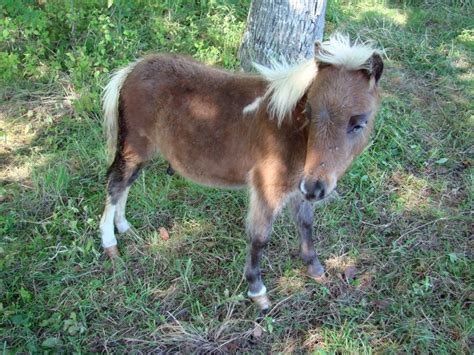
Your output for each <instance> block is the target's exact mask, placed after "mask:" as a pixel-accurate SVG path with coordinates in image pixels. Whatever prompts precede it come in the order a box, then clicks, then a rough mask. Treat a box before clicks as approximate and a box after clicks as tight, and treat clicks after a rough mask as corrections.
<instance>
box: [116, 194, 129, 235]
mask: <svg viewBox="0 0 474 355" xmlns="http://www.w3.org/2000/svg"><path fill="white" fill-rule="evenodd" d="M129 190H130V187H127V188H126V189H125V190H124V191H123V192H122V196H120V198H119V200H118V201H117V209H116V210H115V218H114V222H115V227H117V231H118V232H119V233H125V232H126V231H128V230H129V229H130V223H128V221H127V219H126V218H125V205H126V204H127V197H128V191H129Z"/></svg>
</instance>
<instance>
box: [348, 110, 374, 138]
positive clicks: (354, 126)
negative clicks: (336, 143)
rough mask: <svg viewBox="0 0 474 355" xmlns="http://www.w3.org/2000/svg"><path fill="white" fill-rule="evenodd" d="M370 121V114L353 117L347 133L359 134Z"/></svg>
mask: <svg viewBox="0 0 474 355" xmlns="http://www.w3.org/2000/svg"><path fill="white" fill-rule="evenodd" d="M368 120H369V115H368V114H365V113H364V114H362V115H355V116H352V117H351V118H350V120H349V125H348V127H347V133H357V132H360V131H362V130H363V129H364V127H365V126H367V122H368Z"/></svg>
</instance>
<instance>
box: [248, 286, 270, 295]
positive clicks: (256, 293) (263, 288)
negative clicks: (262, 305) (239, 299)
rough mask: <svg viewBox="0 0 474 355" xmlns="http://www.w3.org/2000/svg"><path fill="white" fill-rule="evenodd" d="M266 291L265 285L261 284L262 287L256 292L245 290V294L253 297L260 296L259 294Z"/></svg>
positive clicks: (263, 293)
mask: <svg viewBox="0 0 474 355" xmlns="http://www.w3.org/2000/svg"><path fill="white" fill-rule="evenodd" d="M266 293H267V288H266V287H265V285H262V288H261V289H260V291H258V292H250V291H249V292H247V295H248V296H249V297H250V298H253V297H260V296H263V295H265V294H266Z"/></svg>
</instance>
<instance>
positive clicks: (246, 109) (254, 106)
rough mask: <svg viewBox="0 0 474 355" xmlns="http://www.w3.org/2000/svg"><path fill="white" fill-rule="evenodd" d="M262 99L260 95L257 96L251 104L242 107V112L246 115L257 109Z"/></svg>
mask: <svg viewBox="0 0 474 355" xmlns="http://www.w3.org/2000/svg"><path fill="white" fill-rule="evenodd" d="M261 101H262V98H261V97H257V98H256V99H255V100H254V101H253V102H252V103H251V104H249V105H247V106H245V107H244V109H243V110H242V113H243V114H244V115H248V114H250V113H252V112H254V111H257V109H258V107H259V106H260V102H261Z"/></svg>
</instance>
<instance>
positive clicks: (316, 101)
mask: <svg viewBox="0 0 474 355" xmlns="http://www.w3.org/2000/svg"><path fill="white" fill-rule="evenodd" d="M334 43H336V44H337V45H339V44H340V43H338V42H337V41H334V40H333V42H332V44H334ZM330 45H331V43H330ZM342 47H343V48H329V49H326V48H325V47H324V44H323V46H321V45H320V44H319V43H316V48H315V54H316V65H317V67H318V72H317V75H316V77H315V78H314V80H313V82H312V83H311V85H310V87H309V90H308V91H307V96H306V97H307V100H306V108H305V114H306V116H307V118H308V119H309V121H310V124H309V136H308V143H307V153H306V161H305V165H304V172H303V176H302V179H301V182H300V185H299V188H300V190H301V192H302V193H303V195H304V196H305V197H306V199H308V200H320V199H323V198H324V197H326V196H327V195H329V194H330V193H331V192H332V191H333V190H334V188H335V187H336V184H337V181H338V179H339V178H340V177H341V176H342V175H343V174H344V172H345V171H346V169H347V168H348V167H349V166H350V165H351V163H352V161H353V160H354V158H355V157H356V156H358V155H359V154H360V153H361V152H362V151H363V149H364V148H365V146H366V145H367V142H368V137H369V134H370V132H371V130H372V127H373V124H374V117H375V114H376V111H377V109H378V104H379V94H378V81H379V79H380V76H381V75H382V71H383V62H382V59H381V57H380V55H379V54H377V52H375V51H374V50H372V49H371V48H370V47H369V46H365V45H359V46H357V45H354V46H351V45H348V46H347V44H346V46H345V47H344V46H342ZM338 50H339V51H341V50H342V51H343V53H341V54H339V52H338ZM351 50H352V51H353V52H352V53H351V52H350V51H351ZM344 51H346V52H345V53H344Z"/></svg>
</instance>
